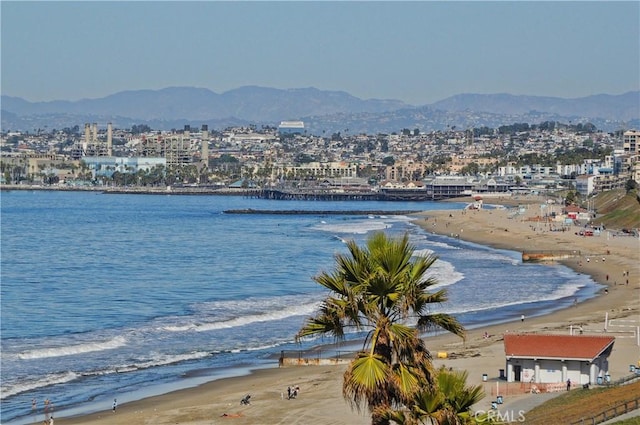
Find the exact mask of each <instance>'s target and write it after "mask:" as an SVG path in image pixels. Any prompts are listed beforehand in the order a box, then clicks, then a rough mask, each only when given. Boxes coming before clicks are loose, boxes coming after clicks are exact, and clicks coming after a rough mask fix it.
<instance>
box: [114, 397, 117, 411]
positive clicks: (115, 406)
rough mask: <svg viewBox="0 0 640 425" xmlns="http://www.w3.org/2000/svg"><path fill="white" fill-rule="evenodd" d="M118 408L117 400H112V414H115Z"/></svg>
mask: <svg viewBox="0 0 640 425" xmlns="http://www.w3.org/2000/svg"><path fill="white" fill-rule="evenodd" d="M117 408H118V400H117V399H115V398H114V399H113V413H116V409H117Z"/></svg>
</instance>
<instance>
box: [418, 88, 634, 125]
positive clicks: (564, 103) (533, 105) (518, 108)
mask: <svg viewBox="0 0 640 425" xmlns="http://www.w3.org/2000/svg"><path fill="white" fill-rule="evenodd" d="M430 106H431V107H432V108H435V109H442V110H443V111H450V112H453V111H456V112H463V111H476V112H490V113H493V114H526V113H529V112H546V113H553V114H557V115H561V116H578V117H587V118H603V119H609V120H617V121H628V120H632V119H634V118H639V117H640V92H638V91H634V92H628V93H625V94H621V95H609V94H598V95H593V96H587V97H581V98H576V99H563V98H559V97H543V96H515V95H511V94H459V95H456V96H452V97H449V98H447V99H444V100H441V101H438V102H436V103H433V104H432V105H430Z"/></svg>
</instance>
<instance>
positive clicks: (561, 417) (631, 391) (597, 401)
mask: <svg viewBox="0 0 640 425" xmlns="http://www.w3.org/2000/svg"><path fill="white" fill-rule="evenodd" d="M636 397H640V381H636V382H634V383H632V384H628V385H622V386H619V387H611V388H592V389H588V390H585V389H577V390H574V391H569V392H567V393H566V394H561V395H559V396H558V397H556V398H553V399H551V400H549V401H547V402H546V403H544V404H541V405H540V406H538V407H536V408H534V409H532V410H530V411H529V412H527V413H526V421H525V423H526V424H527V425H549V424H558V425H559V424H570V423H572V422H575V421H579V420H582V419H585V424H587V423H591V421H590V420H589V419H590V418H591V417H593V416H596V415H599V414H600V413H602V412H603V411H605V410H607V409H610V408H612V407H614V406H617V405H619V404H621V403H624V402H627V401H630V400H632V399H635V398H636Z"/></svg>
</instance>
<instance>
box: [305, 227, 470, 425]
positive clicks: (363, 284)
mask: <svg viewBox="0 0 640 425" xmlns="http://www.w3.org/2000/svg"><path fill="white" fill-rule="evenodd" d="M347 248H348V250H349V254H348V255H344V254H337V255H336V263H337V265H336V269H335V270H334V271H333V273H331V274H329V273H327V272H322V273H320V274H319V275H318V276H316V277H314V280H315V281H316V282H317V283H319V284H320V285H322V286H324V287H325V288H327V289H329V290H330V291H331V294H330V295H329V296H328V297H327V298H326V299H325V300H324V301H323V303H322V305H321V307H320V312H319V313H318V314H317V315H316V316H315V317H312V318H309V319H308V320H307V322H306V323H305V324H304V326H303V328H302V329H301V330H300V331H299V332H298V335H297V339H298V340H299V339H300V338H303V337H307V336H315V335H332V336H334V337H335V338H337V339H343V338H344V336H345V332H346V330H348V329H349V328H353V329H355V330H358V331H360V330H368V331H369V332H368V334H367V337H366V339H365V341H364V344H363V349H362V350H361V351H359V352H358V353H357V354H356V357H355V359H354V360H353V361H352V362H351V363H350V364H349V366H348V368H347V371H346V372H345V374H344V383H343V387H342V390H343V391H342V392H343V396H344V397H345V398H346V399H347V400H349V401H350V402H351V404H352V406H353V407H355V408H357V409H360V408H362V407H363V405H365V404H366V406H367V407H368V408H369V411H370V412H371V422H372V424H388V423H389V419H388V418H387V417H386V416H385V415H386V414H387V413H388V412H389V411H390V410H393V409H397V408H399V407H400V406H402V405H406V404H410V403H412V402H413V399H414V397H415V395H416V394H418V393H419V391H421V390H422V389H423V388H424V387H425V386H427V387H428V386H431V385H432V384H433V376H432V375H433V371H432V364H431V356H430V354H429V351H428V350H427V348H426V346H425V344H424V341H423V340H422V339H421V338H420V335H419V332H420V331H426V330H428V329H430V328H433V327H437V328H443V329H445V330H447V331H449V332H452V333H454V334H456V335H459V336H463V335H464V328H463V327H462V326H461V325H460V323H458V321H457V320H456V319H455V318H453V317H452V316H450V315H448V314H432V313H430V311H429V307H430V306H431V305H433V304H438V303H442V302H444V301H446V300H447V296H446V292H445V291H444V290H439V291H436V292H433V293H430V292H428V291H427V290H428V288H429V287H430V286H433V285H434V284H435V283H437V282H436V279H435V278H434V277H432V276H427V275H426V274H427V272H428V270H429V267H430V266H431V265H432V264H433V263H434V262H435V261H436V257H435V256H431V255H430V256H424V257H416V258H414V257H413V254H414V251H415V248H414V247H413V245H411V244H410V243H409V236H408V235H407V234H405V235H404V237H402V238H399V239H397V240H394V239H389V238H387V236H386V235H385V234H384V233H376V234H374V235H372V236H371V237H370V238H369V239H368V241H367V243H366V247H364V248H360V247H358V245H357V244H356V243H355V242H354V241H350V242H348V243H347ZM411 322H414V323H415V326H411V325H410V323H411Z"/></svg>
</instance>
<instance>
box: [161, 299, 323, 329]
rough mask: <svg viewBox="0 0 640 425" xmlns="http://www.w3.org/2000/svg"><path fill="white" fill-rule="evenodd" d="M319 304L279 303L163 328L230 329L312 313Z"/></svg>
mask: <svg viewBox="0 0 640 425" xmlns="http://www.w3.org/2000/svg"><path fill="white" fill-rule="evenodd" d="M319 306H320V301H314V302H312V303H306V304H302V305H300V304H298V305H295V304H293V305H279V306H275V308H274V309H273V310H270V311H267V312H263V313H259V314H249V315H246V316H240V317H234V318H232V319H228V320H222V321H216V322H211V323H203V320H200V321H198V322H191V323H185V324H182V325H166V326H163V327H162V329H164V330H166V331H169V332H186V331H195V332H208V331H214V330H219V329H229V328H235V327H241V326H247V325H250V324H253V323H260V322H270V321H276V320H282V319H285V318H289V317H294V316H303V315H308V314H312V313H314V312H316V311H317V310H318V308H319Z"/></svg>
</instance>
